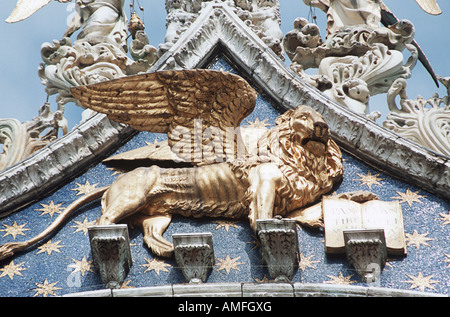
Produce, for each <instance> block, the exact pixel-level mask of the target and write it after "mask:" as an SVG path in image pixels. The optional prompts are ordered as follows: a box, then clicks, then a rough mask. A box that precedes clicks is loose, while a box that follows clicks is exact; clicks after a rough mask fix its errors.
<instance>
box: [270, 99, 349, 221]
mask: <svg viewBox="0 0 450 317" xmlns="http://www.w3.org/2000/svg"><path fill="white" fill-rule="evenodd" d="M276 124H277V126H276V127H275V128H273V129H271V130H270V131H269V133H268V134H267V139H266V141H267V142H268V144H269V147H270V151H271V152H272V154H273V155H276V156H277V157H278V158H279V168H280V170H281V171H282V172H283V174H284V176H285V177H284V180H283V184H282V186H281V187H280V188H279V190H278V198H277V202H276V206H275V214H282V215H284V214H286V213H287V212H290V211H293V210H295V209H298V208H301V207H303V206H305V205H307V204H310V203H313V202H314V201H316V200H317V199H318V198H320V197H321V196H322V195H323V194H325V193H327V192H329V191H330V190H331V189H332V187H333V185H334V184H335V183H337V182H338V181H340V180H341V179H342V176H343V165H342V154H341V151H340V149H339V147H338V146H337V144H336V143H335V142H334V141H333V140H332V139H331V136H330V132H329V129H328V124H327V123H326V121H325V119H324V118H323V117H322V115H320V114H319V113H318V112H317V111H315V110H313V109H312V108H310V107H307V106H298V107H297V108H296V109H294V110H288V111H286V112H285V113H284V114H283V115H281V116H280V117H278V118H277V120H276Z"/></svg>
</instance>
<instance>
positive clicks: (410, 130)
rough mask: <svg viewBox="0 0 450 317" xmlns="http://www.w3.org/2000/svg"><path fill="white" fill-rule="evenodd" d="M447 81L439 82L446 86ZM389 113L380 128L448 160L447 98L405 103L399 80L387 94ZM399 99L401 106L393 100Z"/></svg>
mask: <svg viewBox="0 0 450 317" xmlns="http://www.w3.org/2000/svg"><path fill="white" fill-rule="evenodd" d="M449 79H450V78H449V77H447V78H440V81H441V83H443V84H444V85H446V86H447V88H448V87H449V86H448V82H449ZM387 96H388V106H389V110H390V113H389V114H388V116H387V117H386V121H385V122H383V126H384V127H386V128H388V129H390V130H392V131H394V132H396V133H397V134H399V135H401V136H403V137H405V138H407V139H410V140H412V141H414V142H416V143H418V144H421V145H423V146H425V147H427V148H429V149H431V150H433V151H436V152H438V153H441V154H443V155H446V156H450V105H449V97H448V96H445V97H443V98H440V97H439V96H438V95H434V96H433V98H430V99H424V98H422V97H420V96H419V97H418V98H417V99H416V100H410V99H408V96H407V94H406V81H405V80H402V79H398V80H396V81H395V82H394V84H393V85H392V87H391V89H390V90H389V92H388V95H387ZM397 96H400V105H397V103H396V101H395V98H396V97H397Z"/></svg>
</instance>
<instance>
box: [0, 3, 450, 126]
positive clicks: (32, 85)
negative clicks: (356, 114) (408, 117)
mask: <svg viewBox="0 0 450 317" xmlns="http://www.w3.org/2000/svg"><path fill="white" fill-rule="evenodd" d="M438 1H439V5H440V7H441V9H442V11H443V13H442V14H441V15H440V16H431V15H428V14H426V13H425V12H423V11H422V10H421V9H420V7H419V6H418V5H417V4H416V3H415V1H413V0H385V1H384V2H385V3H386V5H387V6H388V7H389V8H390V9H391V11H393V12H394V13H395V14H396V16H397V17H398V18H402V19H409V20H411V21H412V22H413V23H414V25H415V28H416V37H415V38H416V41H417V42H418V43H419V45H420V46H421V47H422V49H423V50H424V51H425V54H426V55H427V57H428V59H429V60H430V62H431V65H432V66H433V68H434V70H435V72H436V73H437V74H439V75H441V76H443V77H445V76H450V58H449V54H450V50H449V49H450V34H449V30H450V17H449V15H450V1H449V0H438ZM140 3H141V5H142V6H143V7H144V8H145V19H144V22H145V25H146V32H147V34H148V35H149V38H150V42H151V44H152V45H154V46H158V44H160V43H162V42H163V39H164V35H165V14H166V13H165V9H164V0H141V1H140ZM280 3H281V17H282V30H283V33H284V34H286V33H287V32H288V31H290V30H291V29H292V23H293V21H294V19H295V18H296V17H305V18H307V17H308V13H309V8H308V7H307V6H306V5H304V4H303V1H302V0H280ZM15 5H16V0H2V1H0V13H1V14H0V41H1V43H2V44H1V49H0V96H1V97H0V118H16V119H18V120H20V121H29V120H31V119H32V118H33V117H34V116H36V115H37V114H38V110H39V107H40V106H42V105H43V104H44V102H45V100H46V93H45V89H44V88H45V87H44V86H43V85H42V84H41V82H40V79H39V76H38V73H37V69H38V66H39V64H40V63H41V62H42V60H41V55H40V47H41V45H42V43H44V42H52V41H53V40H54V39H60V38H61V36H62V34H63V33H64V31H65V29H66V27H67V23H68V20H69V19H70V15H71V13H73V4H70V3H68V4H63V3H58V2H56V1H53V2H52V3H50V4H49V5H47V6H46V7H44V8H43V9H41V10H40V11H38V12H37V13H35V14H34V15H33V16H31V17H30V18H28V19H27V20H24V21H21V22H18V23H14V24H8V23H6V22H4V20H5V19H6V18H7V17H8V16H9V14H10V13H11V11H12V10H13V9H14V7H15ZM128 5H129V1H127V2H126V4H125V10H126V12H127V13H129V9H128ZM316 15H317V17H318V22H319V26H320V27H321V31H322V35H324V32H325V28H324V23H325V21H326V17H325V14H324V13H323V12H321V11H320V10H316ZM286 62H287V63H289V60H287V61H286ZM436 92H437V93H439V95H440V96H444V95H445V94H446V90H445V89H444V88H443V87H442V85H440V88H437V87H436V86H435V84H434V83H433V81H432V80H431V77H430V76H429V75H428V73H427V72H426V71H425V69H424V68H423V67H422V66H421V64H419V63H418V64H417V66H416V68H415V69H414V71H413V77H412V78H411V79H409V80H408V87H407V93H408V96H409V97H410V98H411V99H414V98H416V97H417V95H421V96H423V97H424V98H430V97H431V96H432V95H433V93H436ZM385 100H386V98H385V96H384V95H383V96H376V97H374V98H372V99H371V104H370V107H371V110H382V109H385V108H387V106H386V102H385ZM50 102H51V104H52V109H55V108H56V102H55V98H54V97H51V98H50ZM80 114H81V111H80V109H78V108H77V107H76V106H74V105H73V104H68V105H67V107H66V111H65V117H66V118H67V119H68V120H69V126H70V128H71V127H73V125H74V124H76V123H78V121H79V120H80V118H81V117H80Z"/></svg>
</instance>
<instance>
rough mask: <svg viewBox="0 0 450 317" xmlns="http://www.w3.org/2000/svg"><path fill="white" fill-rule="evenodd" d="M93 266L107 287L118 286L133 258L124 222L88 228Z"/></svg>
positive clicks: (128, 269) (122, 280)
mask: <svg viewBox="0 0 450 317" xmlns="http://www.w3.org/2000/svg"><path fill="white" fill-rule="evenodd" d="M88 232H89V240H90V244H91V252H92V258H93V260H94V266H95V268H96V269H97V270H98V271H99V273H100V276H101V279H102V281H103V283H105V284H106V287H107V288H120V285H122V283H123V282H124V280H125V278H126V276H127V274H128V272H129V271H130V268H131V266H132V265H133V260H132V258H131V249H130V241H129V236H128V227H127V225H124V224H119V225H106V226H93V227H89V228H88Z"/></svg>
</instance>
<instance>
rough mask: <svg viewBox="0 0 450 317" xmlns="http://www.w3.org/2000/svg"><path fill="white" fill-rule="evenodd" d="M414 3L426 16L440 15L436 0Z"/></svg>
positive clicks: (419, 0) (417, 0)
mask: <svg viewBox="0 0 450 317" xmlns="http://www.w3.org/2000/svg"><path fill="white" fill-rule="evenodd" d="M416 2H417V4H418V5H419V6H420V7H421V8H422V10H423V11H425V12H426V13H428V14H432V15H439V14H441V13H442V10H441V8H439V5H438V3H437V2H436V0H416Z"/></svg>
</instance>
